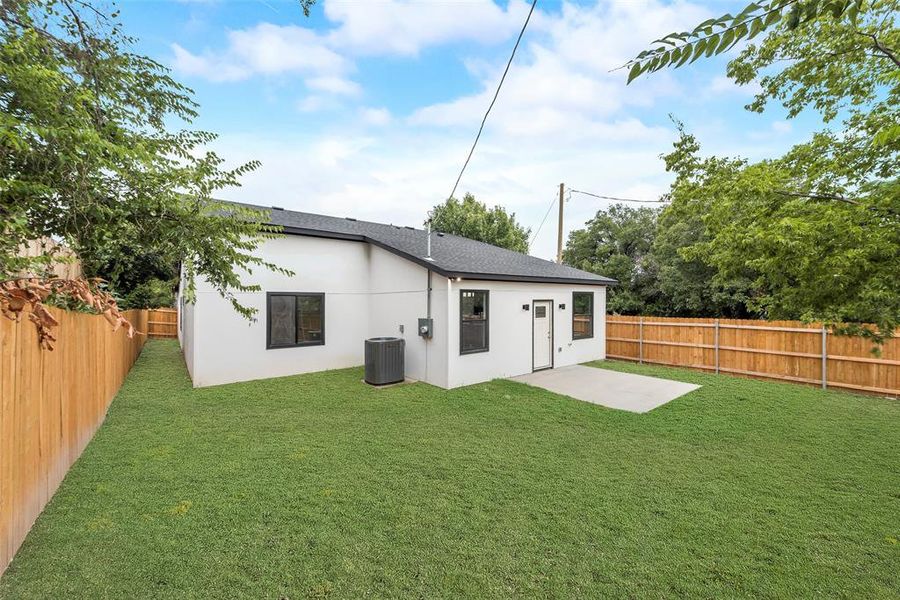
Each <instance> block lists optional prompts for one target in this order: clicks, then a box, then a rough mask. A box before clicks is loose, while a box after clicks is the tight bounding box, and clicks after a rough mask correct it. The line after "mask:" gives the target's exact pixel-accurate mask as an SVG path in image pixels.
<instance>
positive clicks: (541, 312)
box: [534, 305, 547, 319]
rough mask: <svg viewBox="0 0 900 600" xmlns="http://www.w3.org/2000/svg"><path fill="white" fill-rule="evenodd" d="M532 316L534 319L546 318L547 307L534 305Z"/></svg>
mask: <svg viewBox="0 0 900 600" xmlns="http://www.w3.org/2000/svg"><path fill="white" fill-rule="evenodd" d="M534 316H535V318H536V319H546V318H547V307H546V306H543V305H542V306H535V307H534Z"/></svg>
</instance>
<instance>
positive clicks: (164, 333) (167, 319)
mask: <svg viewBox="0 0 900 600" xmlns="http://www.w3.org/2000/svg"><path fill="white" fill-rule="evenodd" d="M147 335H148V336H149V337H152V338H177V337H178V311H177V310H176V309H174V308H151V309H149V310H148V311H147Z"/></svg>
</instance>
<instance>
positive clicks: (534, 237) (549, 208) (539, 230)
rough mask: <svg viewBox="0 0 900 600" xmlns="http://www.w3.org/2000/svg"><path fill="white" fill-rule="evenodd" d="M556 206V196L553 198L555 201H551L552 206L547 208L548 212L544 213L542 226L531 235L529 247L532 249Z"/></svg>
mask: <svg viewBox="0 0 900 600" xmlns="http://www.w3.org/2000/svg"><path fill="white" fill-rule="evenodd" d="M554 204H556V196H553V200H551V201H550V206H548V207H547V212H545V213H544V218H543V219H541V224H540V225H538V228H537V230H535V232H534V233H533V234H532V235H531V239H530V240H529V241H528V247H529V248H531V244H533V243H534V240H536V239H537V236H538V234H539V233H540V232H541V228H542V227H543V226H544V223H546V222H547V217H549V216H550V211H551V210H553V205H554Z"/></svg>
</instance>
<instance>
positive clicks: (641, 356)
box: [638, 317, 644, 364]
mask: <svg viewBox="0 0 900 600" xmlns="http://www.w3.org/2000/svg"><path fill="white" fill-rule="evenodd" d="M638 363H639V364H644V317H639V318H638Z"/></svg>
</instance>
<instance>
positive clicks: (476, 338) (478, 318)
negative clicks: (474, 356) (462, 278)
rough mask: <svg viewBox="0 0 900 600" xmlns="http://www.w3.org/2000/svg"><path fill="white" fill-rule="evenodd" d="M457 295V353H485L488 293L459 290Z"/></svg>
mask: <svg viewBox="0 0 900 600" xmlns="http://www.w3.org/2000/svg"><path fill="white" fill-rule="evenodd" d="M459 293H460V297H459V313H460V314H459V353H460V354H471V353H474V352H487V350H488V332H489V329H488V292H487V290H460V292H459Z"/></svg>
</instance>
